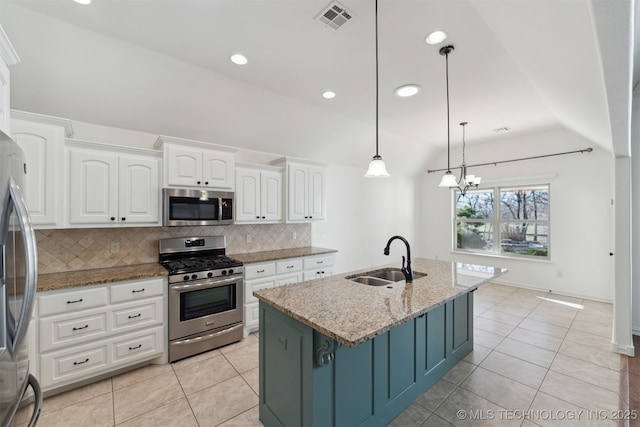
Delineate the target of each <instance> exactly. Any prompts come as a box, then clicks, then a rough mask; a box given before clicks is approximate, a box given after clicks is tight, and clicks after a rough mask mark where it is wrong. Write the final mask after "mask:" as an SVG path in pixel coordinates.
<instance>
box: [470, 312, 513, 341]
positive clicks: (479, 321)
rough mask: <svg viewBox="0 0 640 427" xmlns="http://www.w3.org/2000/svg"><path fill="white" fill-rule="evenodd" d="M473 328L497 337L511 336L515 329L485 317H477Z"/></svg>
mask: <svg viewBox="0 0 640 427" xmlns="http://www.w3.org/2000/svg"><path fill="white" fill-rule="evenodd" d="M473 326H474V327H475V328H476V329H482V330H483V331H486V332H491V333H492V334H496V335H502V336H503V337H506V336H507V335H509V334H510V333H511V331H513V328H514V326H513V325H509V324H506V323H502V322H498V321H495V320H491V319H487V318H485V317H483V316H480V317H477V318H476V319H475V320H474V321H473Z"/></svg>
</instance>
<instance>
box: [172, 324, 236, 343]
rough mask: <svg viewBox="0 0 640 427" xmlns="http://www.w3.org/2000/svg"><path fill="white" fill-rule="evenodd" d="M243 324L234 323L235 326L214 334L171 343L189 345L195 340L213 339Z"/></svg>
mask: <svg viewBox="0 0 640 427" xmlns="http://www.w3.org/2000/svg"><path fill="white" fill-rule="evenodd" d="M242 326H243V324H242V323H240V324H238V325H234V326H232V327H230V328H227V329H223V330H221V331H218V332H214V333H213V334H209V335H204V336H201V337H195V338H189V339H186V340H180V341H174V342H172V343H171V345H189V344H193V343H195V342H200V341H208V340H212V339H214V338H216V337H219V336H220V335H222V334H227V333H229V332H233V331H236V330H238V329H240V328H242Z"/></svg>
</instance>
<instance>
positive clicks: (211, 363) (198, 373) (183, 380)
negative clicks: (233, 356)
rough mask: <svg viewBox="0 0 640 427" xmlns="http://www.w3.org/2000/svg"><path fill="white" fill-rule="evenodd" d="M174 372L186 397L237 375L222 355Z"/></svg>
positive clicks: (175, 369) (176, 369)
mask: <svg viewBox="0 0 640 427" xmlns="http://www.w3.org/2000/svg"><path fill="white" fill-rule="evenodd" d="M174 371H175V373H176V376H177V377H178V381H179V382H180V385H181V386H182V390H184V393H185V394H186V395H187V396H189V395H190V394H193V393H195V392H198V391H200V390H204V389H205V388H208V387H211V386H212V385H216V384H218V383H221V382H222V381H225V380H228V379H229V378H233V377H235V376H237V375H238V372H237V371H236V370H235V369H234V368H233V366H231V364H230V363H229V362H228V361H227V359H225V357H224V356H223V355H222V354H220V355H219V356H216V357H211V358H209V359H206V360H203V361H202V362H200V363H196V364H191V365H187V366H182V367H176V368H174Z"/></svg>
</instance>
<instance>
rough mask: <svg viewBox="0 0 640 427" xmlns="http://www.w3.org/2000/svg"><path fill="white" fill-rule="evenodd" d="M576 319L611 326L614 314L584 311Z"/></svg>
mask: <svg viewBox="0 0 640 427" xmlns="http://www.w3.org/2000/svg"><path fill="white" fill-rule="evenodd" d="M576 319H578V320H584V321H585V322H591V323H602V324H604V325H611V324H612V323H613V313H612V312H610V313H606V312H602V311H582V312H580V313H578V315H577V316H576Z"/></svg>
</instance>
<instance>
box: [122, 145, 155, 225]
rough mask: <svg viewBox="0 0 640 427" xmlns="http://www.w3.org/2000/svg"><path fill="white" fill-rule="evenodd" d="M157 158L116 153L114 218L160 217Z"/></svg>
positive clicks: (147, 219) (137, 220) (147, 220)
mask: <svg viewBox="0 0 640 427" xmlns="http://www.w3.org/2000/svg"><path fill="white" fill-rule="evenodd" d="M159 167H160V160H159V159H147V158H144V157H135V156H120V159H119V170H118V174H119V179H120V182H119V186H118V192H119V194H118V212H119V215H118V220H119V221H120V222H127V223H150V222H159V221H160V215H159V214H160V212H159V202H158V197H159V194H160V182H159V179H160V175H159Z"/></svg>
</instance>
